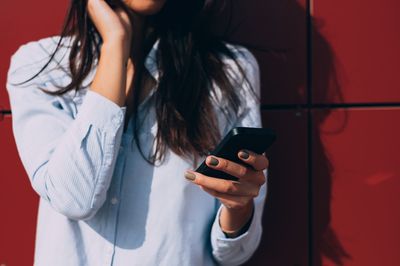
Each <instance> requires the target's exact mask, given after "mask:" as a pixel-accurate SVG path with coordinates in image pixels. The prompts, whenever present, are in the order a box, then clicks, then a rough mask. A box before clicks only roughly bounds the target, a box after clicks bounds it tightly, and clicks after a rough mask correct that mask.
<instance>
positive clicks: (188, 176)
mask: <svg viewBox="0 0 400 266" xmlns="http://www.w3.org/2000/svg"><path fill="white" fill-rule="evenodd" d="M185 178H186V179H187V180H189V181H194V180H195V179H196V175H195V174H193V173H191V172H185Z"/></svg>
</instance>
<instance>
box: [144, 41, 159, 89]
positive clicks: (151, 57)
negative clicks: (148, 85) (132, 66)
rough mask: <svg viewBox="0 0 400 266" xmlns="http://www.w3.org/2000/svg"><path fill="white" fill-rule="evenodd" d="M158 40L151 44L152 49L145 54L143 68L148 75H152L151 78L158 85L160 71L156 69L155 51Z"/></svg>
mask: <svg viewBox="0 0 400 266" xmlns="http://www.w3.org/2000/svg"><path fill="white" fill-rule="evenodd" d="M159 42H160V39H157V40H156V41H155V43H154V44H153V47H152V48H151V50H150V52H149V53H148V54H147V56H146V58H145V61H144V66H145V68H146V69H147V71H149V73H150V74H151V75H152V77H153V78H154V79H155V80H156V82H157V83H158V81H159V78H160V70H159V69H158V64H157V50H158V46H159Z"/></svg>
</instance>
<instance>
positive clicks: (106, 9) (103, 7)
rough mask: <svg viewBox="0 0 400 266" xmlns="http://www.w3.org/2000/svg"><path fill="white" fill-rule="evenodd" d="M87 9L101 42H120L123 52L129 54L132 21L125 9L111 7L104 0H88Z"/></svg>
mask: <svg viewBox="0 0 400 266" xmlns="http://www.w3.org/2000/svg"><path fill="white" fill-rule="evenodd" d="M122 4H123V3H122V1H121V5H122ZM87 10H88V14H89V16H90V18H91V20H92V21H93V24H94V25H95V27H96V28H97V30H98V31H99V33H100V35H101V38H102V39H103V43H113V44H116V43H117V44H122V47H123V49H124V50H125V51H124V52H125V53H126V54H129V49H130V47H131V41H132V23H131V20H130V18H129V15H128V14H127V13H126V11H125V10H123V8H121V7H116V8H115V9H112V8H111V7H110V5H109V4H108V3H106V2H105V1H104V0H88V3H87Z"/></svg>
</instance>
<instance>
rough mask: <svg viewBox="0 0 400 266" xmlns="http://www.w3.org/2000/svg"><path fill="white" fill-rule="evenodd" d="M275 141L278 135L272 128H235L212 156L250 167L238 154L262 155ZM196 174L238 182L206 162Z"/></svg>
mask: <svg viewBox="0 0 400 266" xmlns="http://www.w3.org/2000/svg"><path fill="white" fill-rule="evenodd" d="M275 139H276V134H275V132H274V131H273V130H272V129H271V128H253V127H235V128H232V129H231V130H230V131H229V132H228V134H226V136H225V137H224V138H223V139H222V141H221V142H220V143H219V144H218V145H217V147H216V148H215V149H214V150H213V151H212V152H211V153H210V155H215V156H217V157H221V158H224V159H228V160H230V161H233V162H236V163H239V164H242V165H246V166H248V165H247V164H246V163H245V162H243V161H242V160H241V159H240V158H238V152H239V151H240V150H242V149H246V150H249V151H253V152H256V153H258V154H262V153H263V152H265V151H266V150H267V149H268V148H269V147H270V146H271V145H272V143H273V142H274V141H275ZM196 172H199V173H202V174H204V175H207V176H212V177H216V178H222V179H227V180H234V181H237V180H238V178H237V177H235V176H232V175H230V174H227V173H225V172H222V171H219V170H215V169H212V168H210V167H208V166H207V164H206V162H205V161H203V162H202V164H201V165H200V166H199V167H198V168H197V169H196Z"/></svg>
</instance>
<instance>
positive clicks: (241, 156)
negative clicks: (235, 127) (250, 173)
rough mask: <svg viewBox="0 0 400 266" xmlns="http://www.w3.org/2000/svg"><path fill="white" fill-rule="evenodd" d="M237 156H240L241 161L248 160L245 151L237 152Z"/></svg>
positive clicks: (247, 154)
mask: <svg viewBox="0 0 400 266" xmlns="http://www.w3.org/2000/svg"><path fill="white" fill-rule="evenodd" d="M239 156H240V158H242V159H247V158H249V156H250V155H249V153H248V152H246V151H240V152H239Z"/></svg>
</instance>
